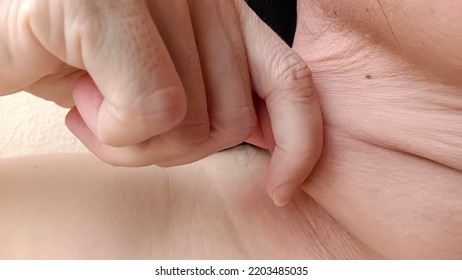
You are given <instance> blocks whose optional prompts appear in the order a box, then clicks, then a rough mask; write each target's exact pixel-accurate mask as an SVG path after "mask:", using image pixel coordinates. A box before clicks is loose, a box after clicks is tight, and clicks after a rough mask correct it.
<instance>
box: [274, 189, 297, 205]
mask: <svg viewBox="0 0 462 280" xmlns="http://www.w3.org/2000/svg"><path fill="white" fill-rule="evenodd" d="M294 187H296V186H294V185H293V184H284V185H281V186H279V187H277V188H276V189H275V190H274V191H273V194H272V197H273V201H274V204H275V205H276V206H278V207H283V206H285V205H287V203H289V201H290V198H291V197H292V194H293V192H294V191H293V189H294Z"/></svg>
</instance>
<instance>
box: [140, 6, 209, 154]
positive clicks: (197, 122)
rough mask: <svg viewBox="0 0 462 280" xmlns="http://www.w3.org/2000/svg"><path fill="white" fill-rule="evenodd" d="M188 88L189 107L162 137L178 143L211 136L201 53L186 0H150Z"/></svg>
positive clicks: (151, 10) (156, 19) (193, 141)
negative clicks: (178, 122) (200, 58)
mask: <svg viewBox="0 0 462 280" xmlns="http://www.w3.org/2000/svg"><path fill="white" fill-rule="evenodd" d="M147 4H148V7H149V11H150V13H151V17H152V19H153V20H154V22H155V24H156V26H157V28H158V29H159V32H160V34H161V36H162V39H163V41H164V43H165V45H166V46H167V48H168V50H169V53H170V56H171V57H172V60H173V62H174V63H175V66H176V70H177V73H178V74H179V76H180V78H181V81H182V83H183V86H184V88H185V92H186V100H187V111H186V116H185V117H184V119H183V121H182V122H181V124H180V125H179V126H177V127H175V128H174V129H173V130H171V131H169V132H167V133H165V134H163V135H162V137H163V138H164V139H165V140H168V141H170V142H173V143H174V144H176V145H178V146H185V144H188V145H189V144H195V143H202V142H204V141H206V140H207V139H208V138H209V131H210V129H209V128H210V127H209V117H208V113H207V99H206V94H205V85H204V80H203V77H202V71H201V64H200V60H199V54H198V52H197V47H196V41H195V38H194V31H193V28H192V23H191V18H190V15H189V9H188V3H187V1H186V0H175V1H158V0H148V1H147Z"/></svg>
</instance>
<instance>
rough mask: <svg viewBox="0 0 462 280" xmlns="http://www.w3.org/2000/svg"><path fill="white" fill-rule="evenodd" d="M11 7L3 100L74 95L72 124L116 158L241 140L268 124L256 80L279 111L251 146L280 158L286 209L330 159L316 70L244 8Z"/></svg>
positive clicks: (200, 151)
mask: <svg viewBox="0 0 462 280" xmlns="http://www.w3.org/2000/svg"><path fill="white" fill-rule="evenodd" d="M0 9H1V10H2V11H4V12H2V13H4V14H8V16H7V17H3V18H4V20H5V21H6V23H5V24H2V29H3V30H2V32H1V34H3V35H2V37H3V38H2V40H3V44H2V48H3V50H1V53H2V54H4V55H5V57H4V59H2V61H5V62H6V63H3V64H2V67H1V69H0V71H1V72H0V73H1V76H0V79H1V80H0V82H1V87H0V94H8V93H12V92H15V91H18V90H27V91H29V92H31V93H33V94H35V95H37V96H41V97H44V98H46V99H49V100H53V101H55V102H57V103H60V104H62V105H65V106H72V105H73V102H72V100H71V99H70V98H69V97H70V96H71V94H70V93H71V92H73V99H74V101H75V105H76V107H75V108H73V109H72V110H71V112H70V113H69V115H68V117H67V125H68V127H69V128H70V129H71V130H72V131H73V132H74V134H76V136H77V137H78V138H79V139H80V140H81V141H82V142H83V143H84V144H85V145H86V146H87V147H88V148H89V149H90V150H91V151H92V152H93V153H95V154H96V155H97V156H99V157H100V158H101V159H103V160H104V161H106V162H109V163H111V164H114V165H128V166H142V165H149V164H157V165H161V166H170V165H177V164H183V163H188V162H191V161H195V160H198V159H200V158H202V157H205V156H207V155H209V154H211V153H214V152H216V151H219V150H222V149H224V148H227V147H231V146H234V145H236V144H238V143H240V142H242V141H243V140H244V139H246V138H247V137H248V136H249V135H250V134H251V132H252V131H253V130H254V129H255V126H256V120H257V119H256V115H255V109H254V106H253V104H252V96H251V91H250V85H251V83H252V85H253V89H254V91H255V92H256V93H258V95H259V96H260V98H261V99H262V100H263V101H264V102H265V103H266V105H267V106H268V112H269V115H266V114H265V113H264V112H265V109H264V108H265V107H264V106H259V108H261V110H259V111H261V113H259V115H261V124H262V125H261V126H260V128H259V129H257V130H256V131H257V132H256V133H254V136H252V137H251V141H250V142H253V143H257V144H261V145H263V146H266V147H268V148H270V149H272V150H274V152H273V158H272V161H271V163H270V166H269V170H268V183H267V188H268V191H269V193H270V195H272V197H273V199H275V201H276V203H277V204H284V203H285V202H287V201H288V198H289V197H290V195H291V194H292V192H293V191H294V190H295V188H296V187H297V186H298V183H299V182H301V181H303V180H304V179H305V178H306V176H307V175H308V174H309V172H310V171H311V168H312V166H313V165H314V163H315V162H316V160H317V158H318V156H319V153H320V147H321V142H322V138H321V135H322V133H321V132H322V131H321V118H320V113H319V107H318V105H317V102H316V99H315V97H314V96H313V94H312V92H311V91H310V90H311V87H310V86H311V80H310V77H309V70H308V68H307V67H306V65H305V64H304V62H303V61H302V60H301V59H300V58H299V57H298V56H297V55H295V53H293V52H292V51H291V50H290V49H289V48H288V47H286V46H285V45H284V44H283V43H282V42H281V40H280V39H279V38H278V37H277V36H275V35H274V34H273V33H272V32H271V31H270V30H268V28H267V27H266V26H264V25H263V24H262V23H261V22H260V21H259V20H258V19H257V18H256V16H255V15H254V14H253V13H252V12H251V11H249V9H248V8H247V7H246V6H245V5H243V2H240V1H236V2H231V1H190V2H189V3H188V2H186V1H160V0H157V1H154V0H153V1H148V2H147V3H146V2H144V1H110V0H96V1H93V0H92V1H90V0H87V1H71V0H55V1H52V0H49V1H46V0H41V1H39V0H37V1H25V0H23V1H19V0H18V1H9V2H6V3H5V2H3V3H2V6H1V7H0ZM148 11H150V12H151V13H149V12H148ZM237 22H241V27H239V24H237ZM241 28H242V29H241ZM196 44H197V47H196ZM246 52H247V55H248V57H247V58H246ZM246 61H248V62H249V64H250V69H248V68H247V64H246ZM249 71H250V77H252V79H251V80H249V76H248V73H249ZM185 89H186V90H185ZM267 116H270V117H271V118H272V120H273V123H271V124H270V122H269V118H268V117H267ZM289 123H290V125H288V124H289ZM258 131H262V133H261V134H259V133H258ZM273 133H274V140H272V139H273V137H272V135H273ZM306 136H309V137H308V138H306ZM320 139H321V140H320ZM312 140H314V141H312ZM287 183H289V186H285V187H284V188H279V189H278V190H280V191H278V192H275V191H274V190H275V188H278V187H279V186H281V185H286V184H287Z"/></svg>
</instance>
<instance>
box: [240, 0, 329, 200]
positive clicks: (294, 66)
mask: <svg viewBox="0 0 462 280" xmlns="http://www.w3.org/2000/svg"><path fill="white" fill-rule="evenodd" d="M239 3H241V4H239V5H238V6H239V8H240V13H239V14H240V21H241V26H242V30H243V36H244V42H245V46H246V51H247V56H248V58H247V59H248V63H249V69H250V76H251V79H252V85H253V90H254V91H255V92H256V93H257V94H258V97H259V98H260V99H262V100H263V101H264V103H265V105H266V109H267V113H266V111H265V108H262V106H261V105H258V106H259V107H260V108H258V109H259V111H260V124H261V128H260V132H258V133H257V136H256V137H255V138H254V140H255V139H260V142H261V139H262V138H263V139H264V140H265V141H263V142H266V143H265V144H266V145H270V146H269V147H268V148H269V149H270V151H272V154H271V160H270V163H269V166H268V169H267V176H266V190H267V192H268V194H269V195H270V196H271V197H272V199H273V200H274V203H275V204H276V205H278V206H283V205H285V204H287V203H288V202H289V200H290V198H291V197H292V195H293V194H294V193H295V192H296V190H297V189H298V188H299V187H300V186H301V184H302V183H303V182H304V181H305V180H306V179H307V177H308V175H309V174H310V173H311V171H312V169H313V168H314V166H315V164H316V162H317V161H318V159H319V157H320V155H321V151H322V142H323V128H322V116H321V109H320V106H319V103H318V99H317V97H316V95H315V94H314V89H313V81H312V77H311V72H310V70H309V68H308V66H307V64H306V63H305V61H303V59H302V58H301V57H300V56H298V55H297V53H295V52H294V51H293V50H292V49H291V48H290V47H289V46H287V45H286V44H285V43H284V42H283V41H282V39H280V38H279V37H278V36H277V35H276V34H275V33H274V32H273V31H272V30H271V29H270V28H269V27H268V26H266V24H264V23H263V22H262V21H261V20H260V19H259V18H258V17H257V16H256V15H255V13H254V12H253V11H252V10H251V9H250V8H249V7H248V6H247V5H245V3H243V1H241V2H239ZM258 135H260V137H258ZM273 137H274V140H272V138H273ZM257 144H258V143H257Z"/></svg>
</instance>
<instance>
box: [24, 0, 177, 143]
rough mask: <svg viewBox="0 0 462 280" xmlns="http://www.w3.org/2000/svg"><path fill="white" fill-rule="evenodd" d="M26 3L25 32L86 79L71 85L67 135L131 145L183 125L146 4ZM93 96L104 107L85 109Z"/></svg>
mask: <svg viewBox="0 0 462 280" xmlns="http://www.w3.org/2000/svg"><path fill="white" fill-rule="evenodd" d="M28 3H29V4H28V5H29V6H28V7H27V9H28V11H27V12H28V13H29V17H30V23H29V24H30V28H31V30H32V32H33V33H34V35H35V37H36V38H37V39H38V40H39V41H40V43H41V44H42V45H43V46H44V47H45V48H46V49H48V51H49V52H50V53H52V54H53V55H55V56H57V57H59V58H60V59H61V60H62V61H63V62H65V63H67V64H69V65H72V66H74V67H77V68H80V69H84V70H86V71H87V72H88V73H89V75H90V76H91V78H90V77H88V76H86V77H82V78H81V79H80V80H79V81H78V82H77V83H76V86H75V89H74V99H75V104H76V106H77V109H78V112H79V113H80V115H81V118H70V119H68V120H67V124H68V126H69V128H70V129H71V130H73V131H76V130H77V131H78V130H88V129H89V130H91V132H92V133H93V134H94V135H96V137H97V138H98V140H99V141H100V142H102V143H104V144H108V145H112V146H128V145H130V144H135V143H139V142H142V141H144V140H146V139H149V138H151V137H152V136H154V135H158V134H160V133H163V132H165V131H167V130H169V129H171V128H172V127H174V126H175V125H177V124H178V123H179V122H181V120H182V119H183V117H184V114H185V113H186V97H185V93H184V89H183V86H182V84H181V80H180V78H179V77H178V75H177V73H176V70H175V66H174V64H173V62H172V60H171V58H170V56H169V53H168V51H167V49H166V47H165V45H164V44H163V41H162V38H161V36H160V34H159V32H158V30H157V28H156V26H155V25H154V23H153V21H152V19H151V16H150V14H149V10H148V7H147V6H146V2H145V1H143V0H131V1H128V0H123V1H112V0H82V1H74V0H60V1H57V0H54V1H52V0H37V1H28ZM90 94H93V95H98V94H99V95H100V97H101V99H102V100H101V102H96V103H95V102H88V100H89V99H90V100H92V99H95V98H100V97H94V96H89V95H90ZM89 104H90V105H89ZM95 105H96V106H95ZM83 121H84V122H85V123H83ZM85 126H87V127H85ZM80 135H82V134H80ZM81 140H82V141H83V142H84V143H85V141H86V140H88V139H81Z"/></svg>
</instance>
